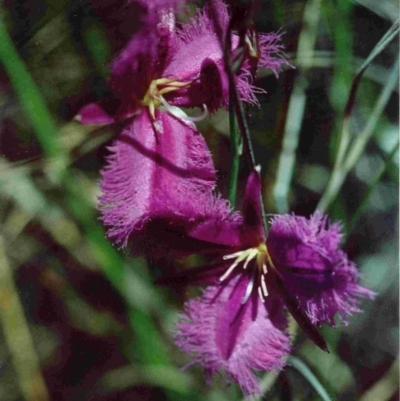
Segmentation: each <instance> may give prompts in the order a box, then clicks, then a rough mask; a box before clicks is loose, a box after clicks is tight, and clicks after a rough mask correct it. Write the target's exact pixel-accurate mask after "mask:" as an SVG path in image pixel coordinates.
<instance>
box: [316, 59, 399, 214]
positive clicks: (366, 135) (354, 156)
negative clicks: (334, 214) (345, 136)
mask: <svg viewBox="0 0 400 401" xmlns="http://www.w3.org/2000/svg"><path fill="white" fill-rule="evenodd" d="M398 68H399V62H398V61H396V63H395V64H394V66H393V67H392V71H391V73H390V76H389V79H388V81H387V83H386V85H385V87H384V88H383V90H382V92H381V94H380V96H379V98H378V100H377V102H376V103H375V106H374V108H373V110H372V112H371V116H370V118H369V120H368V122H367V125H366V127H365V128H364V130H363V131H362V133H361V134H360V135H359V136H357V139H356V140H355V141H354V144H353V146H352V147H351V149H350V150H349V154H348V156H347V158H346V159H344V160H342V162H341V163H340V164H339V165H335V167H334V169H333V172H332V175H331V178H330V180H329V183H328V186H327V188H326V190H325V192H324V194H323V196H322V198H321V200H320V202H319V204H318V206H317V208H318V209H319V210H321V211H326V210H327V209H328V208H329V207H330V205H331V204H332V202H333V201H334V200H335V198H336V197H337V195H338V193H339V191H340V188H341V187H342V185H343V182H344V180H345V179H346V176H347V174H348V173H349V172H350V170H351V169H352V168H353V167H354V166H355V164H356V163H357V161H358V159H359V158H360V156H361V154H362V152H363V151H364V148H365V146H366V144H367V143H368V141H369V139H370V138H371V136H372V134H373V131H374V129H375V126H376V124H377V122H378V120H379V118H380V116H381V114H382V112H383V110H384V109H385V106H386V104H387V102H388V101H389V98H390V96H391V94H392V92H393V90H394V89H395V88H396V87H397V82H398Z"/></svg>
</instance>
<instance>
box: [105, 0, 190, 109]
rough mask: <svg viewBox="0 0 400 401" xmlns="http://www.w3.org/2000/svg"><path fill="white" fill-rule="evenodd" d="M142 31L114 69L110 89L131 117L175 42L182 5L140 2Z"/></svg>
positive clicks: (176, 0)
mask: <svg viewBox="0 0 400 401" xmlns="http://www.w3.org/2000/svg"><path fill="white" fill-rule="evenodd" d="M138 3H139V4H140V5H141V6H142V12H141V16H140V19H141V22H142V24H141V27H140V29H139V30H138V31H137V32H136V34H135V35H134V36H133V37H132V39H131V40H130V41H129V42H128V44H127V45H126V46H125V48H124V49H123V50H122V51H121V52H120V53H119V55H118V56H117V57H116V59H115V60H114V61H113V63H112V65H111V75H110V78H109V86H110V88H111V90H112V91H113V93H114V95H115V96H116V97H118V98H119V99H120V102H121V108H122V109H123V110H124V112H125V113H126V110H127V109H128V110H130V112H131V114H132V113H133V112H134V111H135V109H136V108H137V107H138V106H139V105H140V101H141V99H143V97H144V95H145V93H146V91H147V89H148V86H149V84H150V82H151V81H152V80H153V79H157V78H161V77H162V70H163V68H164V65H165V63H166V62H167V59H168V57H169V52H170V51H171V48H172V46H173V43H174V41H175V16H174V9H176V8H177V7H178V6H179V5H180V4H181V3H183V1H181V0H180V1H179V0H159V1H149V2H145V1H139V2H138Z"/></svg>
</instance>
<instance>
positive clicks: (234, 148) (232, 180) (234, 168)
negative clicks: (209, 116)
mask: <svg viewBox="0 0 400 401" xmlns="http://www.w3.org/2000/svg"><path fill="white" fill-rule="evenodd" d="M229 128H230V133H231V152H232V159H231V160H232V162H231V172H230V177H229V188H228V198H229V202H230V203H231V205H232V207H234V206H235V204H236V193H237V181H238V176H239V164H240V156H241V145H240V135H239V133H238V130H237V123H236V114H235V107H234V105H233V95H232V93H230V101H229Z"/></svg>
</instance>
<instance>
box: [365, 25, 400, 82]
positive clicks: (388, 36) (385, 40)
mask: <svg viewBox="0 0 400 401" xmlns="http://www.w3.org/2000/svg"><path fill="white" fill-rule="evenodd" d="M399 29H400V18H398V19H397V21H396V22H395V23H394V24H393V25H392V26H391V27H390V28H389V30H388V31H387V32H386V33H385V34H384V35H383V36H382V39H381V40H380V41H379V42H378V43H377V44H376V46H375V47H374V48H373V49H372V51H371V53H370V54H369V56H368V57H367V58H366V59H365V61H364V63H363V64H362V65H361V67H360V68H359V69H358V71H357V75H360V74H362V73H363V72H364V70H366V69H367V67H368V66H369V65H370V64H371V63H372V61H373V60H374V59H375V57H376V56H377V55H378V54H380V53H381V52H382V51H383V50H384V49H385V48H386V46H387V45H388V44H389V43H390V42H391V41H392V40H393V39H394V38H395V37H397V36H398V34H399Z"/></svg>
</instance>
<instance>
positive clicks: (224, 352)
mask: <svg viewBox="0 0 400 401" xmlns="http://www.w3.org/2000/svg"><path fill="white" fill-rule="evenodd" d="M247 284H248V277H246V276H245V275H240V276H238V277H237V278H236V279H233V280H231V281H230V282H229V284H226V285H221V286H212V287H208V288H207V289H206V290H205V291H204V293H203V295H202V296H201V297H199V298H196V299H193V300H191V301H189V302H187V303H186V304H185V313H184V315H182V316H181V320H180V321H179V323H178V324H177V329H176V334H175V341H176V343H177V345H178V346H179V347H180V348H181V349H182V350H183V351H185V352H187V353H189V354H190V355H191V356H193V358H194V363H199V364H201V365H202V366H203V367H204V368H205V370H206V373H207V376H208V377H210V376H211V375H212V374H214V373H216V372H217V371H222V372H225V373H226V375H227V379H228V380H229V381H236V382H238V383H239V385H240V386H241V388H242V390H243V392H244V393H245V394H246V395H253V394H259V393H260V389H259V386H258V381H257V378H256V376H255V374H254V372H253V371H264V370H267V371H270V370H275V369H280V368H282V366H283V361H282V358H283V357H284V356H285V355H286V354H287V353H288V352H289V350H290V347H289V338H288V336H287V335H286V334H285V333H284V332H283V331H282V329H283V328H284V326H285V319H284V318H283V316H282V315H279V318H278V317H277V318H276V320H274V322H272V321H271V319H269V317H268V312H267V310H266V308H265V305H264V304H263V303H262V302H261V301H260V300H259V298H258V297H257V296H256V295H255V296H251V297H250V299H249V300H248V301H247V302H246V303H245V304H242V303H241V301H242V298H243V295H244V293H245V291H246V287H247Z"/></svg>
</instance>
